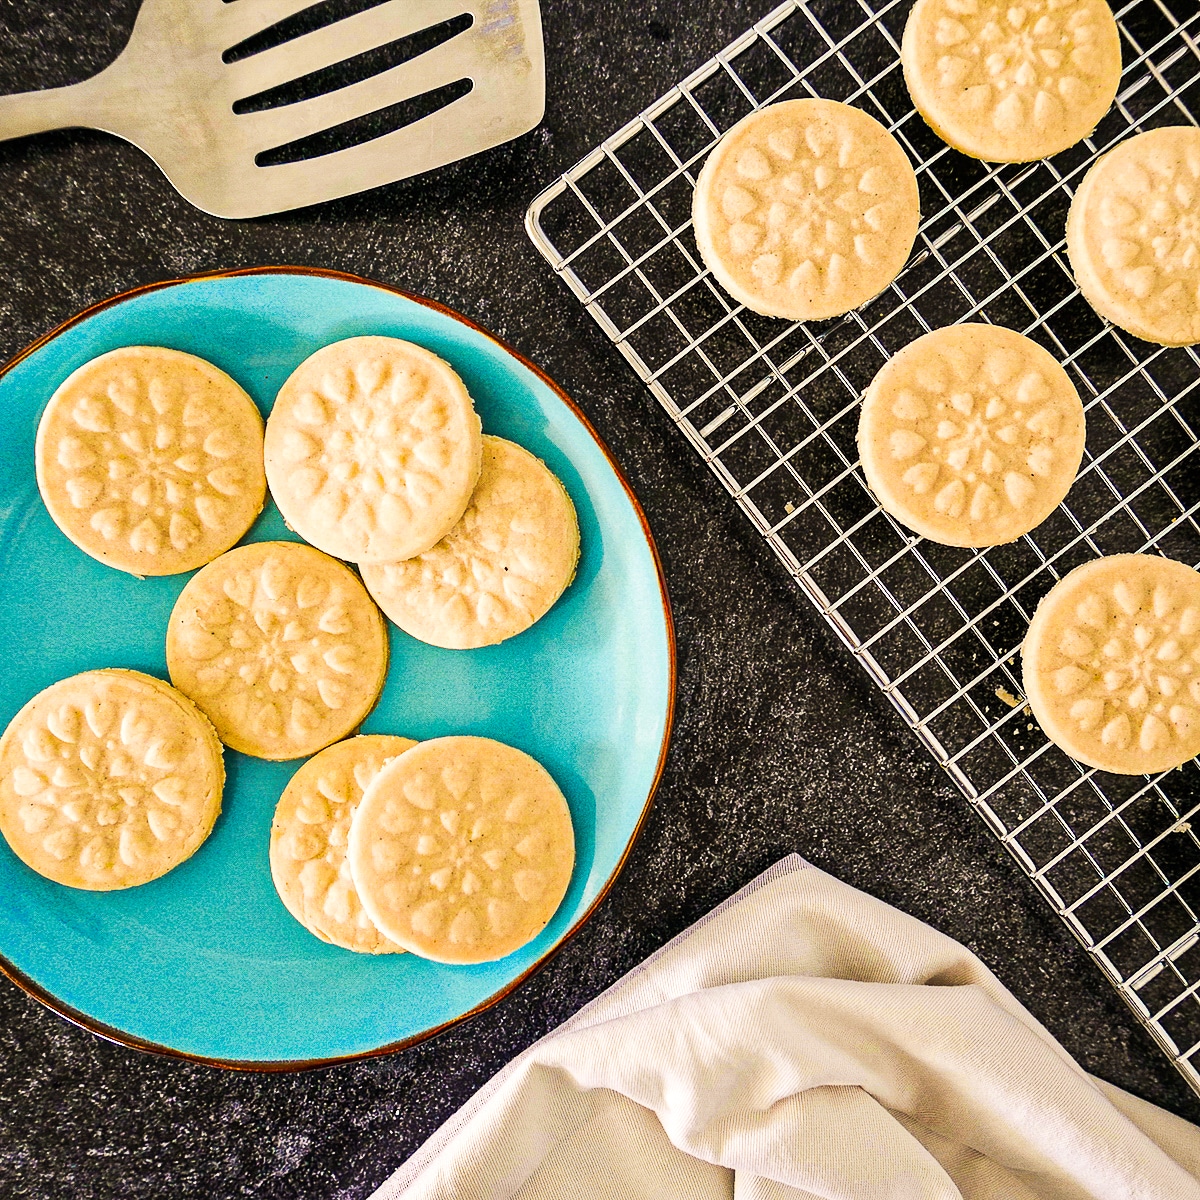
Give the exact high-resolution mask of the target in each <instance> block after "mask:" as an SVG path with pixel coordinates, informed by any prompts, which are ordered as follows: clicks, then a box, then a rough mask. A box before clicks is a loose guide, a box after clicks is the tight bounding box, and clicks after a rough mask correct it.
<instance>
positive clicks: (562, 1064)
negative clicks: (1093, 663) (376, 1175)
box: [374, 855, 1200, 1200]
mask: <svg viewBox="0 0 1200 1200" xmlns="http://www.w3.org/2000/svg"><path fill="white" fill-rule="evenodd" d="M399 1196H404V1197H405V1198H406V1200H415V1198H417V1197H429V1198H433V1197H437V1198H439V1200H443V1198H444V1200H489V1198H491V1197H519V1198H520V1200H549V1198H550V1197H562V1198H564V1200H566V1198H569V1200H593V1198H594V1200H600V1198H601V1197H603V1198H604V1200H609V1198H615V1197H620V1198H622V1200H638V1198H641V1197H645V1198H646V1200H650V1198H651V1197H653V1198H654V1200H671V1198H674V1197H679V1198H686V1200H710V1198H711V1200H717V1198H721V1200H729V1198H733V1200H785V1198H787V1200H797V1198H801V1197H821V1198H823V1200H957V1198H959V1197H964V1198H966V1200H1001V1198H1003V1200H1028V1198H1033V1197H1037V1198H1038V1200H1082V1198H1084V1197H1095V1198H1096V1200H1124V1198H1129V1200H1134V1198H1136V1200H1200V1129H1198V1128H1197V1127H1196V1126H1194V1125H1190V1124H1189V1123H1188V1122H1186V1121H1183V1120H1180V1119H1179V1118H1178V1117H1175V1116H1172V1115H1171V1114H1170V1113H1167V1112H1164V1111H1163V1110H1162V1109H1160V1108H1157V1107H1155V1106H1154V1105H1152V1104H1148V1103H1146V1102H1145V1101H1143V1100H1138V1099H1137V1098H1136V1097H1134V1096H1131V1095H1129V1094H1128V1093H1127V1092H1123V1091H1121V1090H1120V1089H1119V1088H1116V1087H1113V1086H1111V1085H1110V1084H1107V1083H1104V1082H1103V1081H1101V1080H1099V1079H1096V1078H1094V1077H1093V1076H1091V1075H1088V1074H1087V1073H1086V1072H1085V1071H1084V1070H1083V1069H1082V1068H1081V1067H1080V1066H1079V1065H1078V1064H1077V1063H1076V1062H1075V1061H1074V1060H1073V1059H1072V1058H1071V1057H1070V1056H1069V1055H1068V1054H1067V1052H1066V1051H1065V1050H1064V1049H1063V1048H1062V1047H1061V1046H1060V1045H1059V1044H1058V1043H1057V1042H1056V1041H1055V1040H1054V1038H1052V1037H1051V1036H1050V1034H1049V1033H1048V1032H1047V1031H1046V1030H1045V1029H1043V1028H1042V1026H1041V1025H1039V1024H1038V1022H1037V1021H1035V1020H1034V1018H1033V1017H1032V1016H1031V1015H1030V1014H1029V1013H1028V1012H1026V1010H1025V1009H1024V1008H1023V1007H1022V1006H1021V1005H1020V1004H1019V1003H1018V1002H1017V1000H1016V999H1015V998H1014V997H1013V996H1012V995H1011V994H1010V993H1009V992H1008V991H1007V990H1006V989H1005V988H1004V987H1003V986H1002V985H1001V984H1000V982H999V981H998V980H997V979H996V977H995V976H994V975H993V974H992V973H991V972H990V971H989V970H988V969H987V968H986V967H985V966H984V965H983V964H982V963H981V962H980V961H979V960H978V959H977V958H976V957H975V956H974V955H973V954H971V953H970V952H969V951H968V950H966V949H965V948H964V947H963V946H960V945H959V944H958V943H957V942H955V941H953V940H952V939H950V938H948V937H946V936H944V935H943V934H940V933H938V932H936V931H935V930H933V929H930V928H929V926H927V925H924V924H922V923H921V922H920V921H918V920H916V919H915V918H913V917H908V916H905V915H904V914H903V913H900V912H897V911H896V910H895V909H894V908H891V907H889V906H888V905H886V904H883V903H882V902H881V901H878V900H875V899H872V898H871V897H870V896H867V895H864V894H863V893H862V892H859V891H856V890H855V889H854V888H851V887H848V886H847V885H846V884H843V883H839V882H838V881H837V880H836V879H833V878H832V877H831V876H829V875H826V874H825V873H824V872H822V871H818V870H817V869H816V868H815V867H810V866H809V865H808V864H807V863H805V862H804V861H803V860H802V859H800V858H798V857H796V856H795V855H793V856H792V857H790V858H787V859H784V860H783V861H782V862H780V863H778V864H777V865H776V866H774V867H772V868H771V869H770V870H769V871H767V872H766V873H765V874H764V875H761V876H760V877H759V878H758V879H757V880H755V881H754V882H753V883H752V884H750V885H749V886H748V887H746V888H745V889H743V890H742V891H741V892H739V893H738V894H737V895H736V896H734V897H732V898H731V899H730V900H728V901H726V902H725V903H724V904H723V905H721V906H720V907H719V908H717V909H716V910H714V911H713V912H712V913H710V914H709V915H708V916H707V917H705V918H704V919H703V920H701V921H700V922H699V923H697V924H696V925H694V926H692V928H691V929H689V930H687V931H686V932H684V933H683V934H681V935H680V936H679V937H677V938H676V939H675V940H674V941H672V942H670V943H669V944H668V945H666V946H665V947H663V949H662V950H660V951H659V952H658V953H657V954H655V955H654V956H653V957H651V958H650V959H649V960H648V961H647V962H645V963H644V964H642V965H641V966H640V967H638V968H636V969H635V970H633V971H632V972H630V973H629V974H628V975H626V976H625V977H624V978H623V979H621V980H619V981H618V982H617V983H616V984H614V985H613V987H611V988H610V989H609V990H608V991H607V992H605V993H604V994H603V995H601V996H599V997H598V998H597V999H596V1000H594V1001H593V1002H592V1003H591V1004H589V1005H588V1006H587V1007H586V1008H584V1009H582V1010H581V1011H580V1012H579V1013H577V1014H576V1015H575V1016H574V1017H573V1018H571V1020H569V1021H567V1022H566V1024H564V1025H563V1026H562V1027H561V1028H560V1029H558V1030H556V1031H555V1032H554V1033H552V1034H550V1035H548V1036H547V1037H544V1038H542V1040H541V1041H539V1042H536V1043H535V1044H534V1045H533V1046H531V1047H530V1048H529V1049H528V1050H527V1051H525V1053H524V1054H522V1055H521V1056H520V1057H519V1058H517V1059H515V1060H514V1061H513V1062H512V1063H510V1064H509V1065H508V1066H507V1067H506V1068H505V1069H504V1070H503V1071H501V1072H500V1073H499V1074H498V1075H497V1076H496V1077H495V1078H494V1079H492V1080H491V1082H490V1083H488V1084H487V1086H485V1087H484V1088H483V1089H481V1090H480V1091H479V1092H478V1093H477V1094H476V1095H475V1096H474V1097H473V1098H472V1099H471V1100H470V1101H469V1102H468V1103H467V1104H466V1105H465V1106H464V1107H463V1108H462V1109H461V1110H460V1111H459V1112H458V1113H457V1114H456V1115H455V1116H454V1117H452V1118H451V1119H450V1120H449V1121H447V1122H446V1124H445V1125H443V1126H442V1128H441V1129H440V1130H438V1132H437V1133H435V1134H434V1135H433V1137H431V1138H430V1139H429V1141H428V1142H426V1143H425V1145H424V1146H422V1147H421V1149H420V1150H419V1151H418V1152H417V1153H416V1154H415V1155H414V1156H413V1157H412V1158H411V1159H410V1160H409V1161H408V1162H407V1163H406V1164H405V1165H404V1166H403V1167H401V1169H400V1170H399V1171H397V1172H396V1174H395V1175H393V1176H392V1177H391V1178H390V1179H389V1180H388V1181H387V1182H386V1183H385V1184H384V1185H383V1186H382V1187H381V1188H380V1189H379V1190H378V1191H377V1192H376V1193H375V1198H374V1200H393V1198H394V1197H399Z"/></svg>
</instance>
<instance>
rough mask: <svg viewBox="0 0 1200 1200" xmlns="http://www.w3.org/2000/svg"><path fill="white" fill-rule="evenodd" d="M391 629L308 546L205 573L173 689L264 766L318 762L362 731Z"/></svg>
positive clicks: (186, 602)
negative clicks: (267, 762) (312, 758)
mask: <svg viewBox="0 0 1200 1200" xmlns="http://www.w3.org/2000/svg"><path fill="white" fill-rule="evenodd" d="M387 662H388V642H387V627H386V625H385V624H384V620H383V617H382V616H381V615H380V612H379V609H377V608H376V607H375V605H374V603H373V602H372V600H371V597H370V596H368V595H367V591H366V589H365V588H364V587H363V585H362V582H361V581H360V580H359V578H358V576H357V575H355V574H354V572H353V571H351V570H350V569H349V568H348V567H346V566H345V565H344V564H342V563H340V562H337V561H336V560H334V559H332V558H330V557H329V556H328V555H327V554H322V553H321V552H320V551H319V550H314V549H313V548H312V547H311V546H305V545H301V544H300V543H298V542H255V543H253V544H251V545H249V546H239V547H238V548H237V549H236V550H231V551H229V553H228V554H223V555H222V556H221V557H220V558H218V559H217V560H216V561H215V562H212V563H209V565H208V566H207V567H205V568H204V569H203V570H201V571H198V572H197V573H196V574H195V575H194V576H193V577H192V578H191V579H190V580H189V581H188V584H187V586H186V587H185V588H184V589H183V591H182V592H180V594H179V599H178V600H176V602H175V607H174V609H173V610H172V611H171V619H170V622H169V623H168V625H167V669H168V670H169V671H170V673H171V682H172V683H174V684H175V686H176V687H177V688H179V690H180V691H181V692H183V693H184V695H186V696H190V697H191V698H192V699H193V700H194V701H195V702H196V704H197V705H199V707H200V708H201V709H202V710H203V711H204V712H205V713H206V714H207V716H208V718H209V720H211V721H212V723H213V725H214V726H215V727H216V730H217V733H218V734H220V737H221V740H222V741H223V742H224V743H225V745H227V746H229V747H230V748H231V749H233V750H240V751H241V752H242V753H243V754H251V755H254V756H255V757H256V758H269V759H289V758H302V757H304V756H306V755H309V754H315V753H316V752H317V751H318V750H320V749H322V748H323V747H325V746H328V745H329V744H330V743H331V742H336V741H339V740H340V739H341V738H343V737H345V736H346V734H348V733H350V732H351V731H352V730H353V729H355V728H357V726H358V725H359V723H360V722H361V721H362V719H363V718H364V717H365V716H366V715H367V713H369V712H370V711H371V709H372V707H373V706H374V704H375V701H376V700H377V699H378V698H379V693H380V691H381V689H382V688H383V681H384V676H385V675H386V673H387Z"/></svg>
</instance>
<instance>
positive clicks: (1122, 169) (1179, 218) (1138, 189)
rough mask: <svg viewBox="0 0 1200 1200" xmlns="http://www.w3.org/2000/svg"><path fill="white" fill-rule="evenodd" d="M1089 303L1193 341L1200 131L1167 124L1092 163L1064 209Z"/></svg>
mask: <svg viewBox="0 0 1200 1200" xmlns="http://www.w3.org/2000/svg"><path fill="white" fill-rule="evenodd" d="M1067 257H1068V258H1069V259H1070V260H1071V268H1072V270H1073V271H1074V272H1075V280H1076V282H1077V283H1078V284H1079V290H1080V291H1081V292H1082V293H1083V297H1084V299H1085V300H1087V302H1088V303H1089V304H1090V305H1091V306H1092V307H1093V308H1094V309H1095V310H1096V311H1097V312H1098V313H1099V314H1100V315H1101V316H1103V317H1107V318H1108V319H1109V320H1110V321H1112V322H1113V324H1114V325H1119V326H1120V327H1121V328H1122V329H1126V330H1128V331H1129V332H1130V333H1132V334H1134V335H1135V336H1137V337H1140V338H1145V339H1146V341H1148V342H1157V343H1158V344H1159V345H1162V346H1190V345H1193V344H1194V343H1196V342H1200V129H1197V128H1195V126H1193V125H1172V126H1169V127H1167V128H1164V129H1153V130H1151V131H1150V132H1149V133H1141V134H1138V135H1137V137H1133V138H1130V139H1129V141H1127V142H1122V143H1121V145H1119V146H1118V147H1117V148H1116V149H1115V150H1111V151H1110V152H1109V153H1108V154H1106V155H1104V157H1103V158H1100V159H1098V160H1097V161H1096V162H1095V163H1093V164H1092V166H1091V168H1090V169H1089V171H1088V173H1087V174H1086V175H1085V176H1084V177H1083V182H1082V183H1081V184H1080V185H1079V190H1078V191H1077V192H1076V193H1075V197H1074V199H1073V200H1072V201H1071V210H1070V212H1069V213H1068V215H1067Z"/></svg>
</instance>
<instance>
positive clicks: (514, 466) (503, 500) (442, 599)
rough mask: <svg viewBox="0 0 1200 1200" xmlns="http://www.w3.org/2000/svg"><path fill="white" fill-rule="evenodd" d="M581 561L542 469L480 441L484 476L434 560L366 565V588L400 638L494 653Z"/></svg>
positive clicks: (560, 490)
mask: <svg viewBox="0 0 1200 1200" xmlns="http://www.w3.org/2000/svg"><path fill="white" fill-rule="evenodd" d="M578 561H579V522H578V521H577V520H576V517H575V506H574V505H573V504H572V503H571V498H570V497H569V496H568V495H567V493H566V489H565V488H564V487H563V485H562V484H561V483H560V482H559V481H558V479H557V478H556V477H555V476H554V474H553V473H552V472H551V471H550V469H549V468H548V467H547V466H546V464H545V463H543V462H542V461H541V459H538V458H535V457H534V456H533V455H532V454H530V453H529V451H528V450H524V449H522V448H521V447H520V446H517V445H515V444H514V443H513V442H508V441H505V440H504V438H498V437H484V439H483V471H482V473H481V474H480V476H479V483H478V484H477V485H476V488H475V492H474V494H473V495H472V496H471V503H470V504H469V505H467V511H466V512H465V513H463V517H462V520H461V521H459V523H458V524H457V525H455V527H454V528H453V529H452V530H450V532H449V533H448V534H446V536H445V537H444V538H442V540H441V541H440V542H438V544H437V545H436V546H434V547H433V548H432V549H431V550H426V551H425V553H424V554H420V555H417V557H416V558H410V559H407V560H405V561H404V562H398V563H364V564H363V566H362V577H363V583H365V584H366V585H367V591H369V592H370V593H371V595H372V596H373V597H374V598H375V602H376V603H377V604H378V605H379V607H380V608H382V609H383V612H384V615H385V616H387V617H389V618H390V619H391V620H392V621H394V622H395V623H396V624H397V625H399V626H400V628H401V629H403V630H404V632H405V633H409V634H412V636H413V637H415V638H419V639H420V640H421V641H423V642H429V643H430V644H431V645H434V646H444V647H446V648H447V649H449V650H471V649H474V648H476V647H478V646H494V645H495V644H496V643H497V642H502V641H504V639H505V638H510V637H513V636H514V635H515V634H518V633H522V632H523V631H524V630H526V629H528V628H529V627H530V626H531V625H532V624H534V622H535V621H539V620H541V618H542V617H544V616H545V615H546V613H548V612H549V611H550V609H551V608H552V607H553V605H554V602H555V601H556V600H557V599H558V598H559V596H561V595H562V594H563V591H564V590H565V589H566V586H567V584H569V583H570V582H571V579H572V578H573V577H574V575H575V565H576V563H578Z"/></svg>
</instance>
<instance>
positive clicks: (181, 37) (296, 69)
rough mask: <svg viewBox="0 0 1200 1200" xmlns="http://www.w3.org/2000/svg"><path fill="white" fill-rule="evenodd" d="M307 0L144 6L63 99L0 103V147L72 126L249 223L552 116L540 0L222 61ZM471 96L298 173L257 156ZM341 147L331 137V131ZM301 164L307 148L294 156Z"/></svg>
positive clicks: (372, 15)
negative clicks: (453, 30) (329, 74)
mask: <svg viewBox="0 0 1200 1200" xmlns="http://www.w3.org/2000/svg"><path fill="white" fill-rule="evenodd" d="M310 8H312V9H315V8H317V5H316V4H315V3H314V0H145V3H144V4H143V5H142V8H141V10H140V11H139V13H138V16H137V21H136V23H135V24H134V28H133V32H132V34H131V35H130V38H129V43H128V45H127V46H126V47H125V49H124V50H123V51H122V52H121V54H120V56H119V57H118V58H117V59H116V61H115V62H113V63H112V65H111V66H109V67H106V68H105V69H104V70H103V71H101V72H100V73H99V74H98V75H94V76H93V77H92V78H90V79H85V80H84V81H83V82H82V83H77V84H74V85H72V86H71V87H63V88H50V89H47V90H45V91H40V92H26V93H23V94H21V95H10V96H0V140H3V139H5V138H13V137H21V136H23V135H25V134H30V133H39V132H42V131H43V130H47V129H61V128H64V127H66V126H80V125H81V126H87V127H89V128H92V129H102V130H105V131H106V132H108V133H114V134H116V135H117V136H118V137H122V138H125V139H126V140H127V141H130V142H133V144H134V145H136V146H139V147H140V148H141V149H142V150H144V151H145V152H146V153H147V154H148V155H150V157H151V158H153V159H154V161H155V162H156V163H157V164H158V165H159V166H160V167H161V168H162V169H163V172H164V173H165V174H166V176H167V178H168V179H169V180H170V181H171V182H172V183H173V184H174V185H175V187H177V188H178V189H179V191H180V192H181V193H182V194H183V195H184V196H185V197H186V198H187V199H188V200H190V201H191V202H192V203H193V204H195V205H196V206H197V207H198V208H202V209H204V210H205V211H206V212H210V213H213V214H215V215H216V216H219V217H256V216H261V215H263V214H264V213H272V212H282V211H283V210H285V209H290V208H299V207H301V206H302V205H305V204H314V203H317V202H318V201H321V200H331V199H333V198H334V197H336V196H345V195H349V194H350V193H352V192H359V191H363V190H364V189H366V188H372V187H376V186H378V185H379V184H383V183H390V182H392V181H394V180H397V179H404V178H407V177H408V176H409V175H416V174H419V173H420V172H422V171H428V170H431V169H432V168H434V167H438V166H442V165H443V164H444V163H449V162H454V161H455V160H456V159H459V158H463V157H465V156H466V155H468V154H476V153H478V152H479V151H481V150H486V149H488V148H489V147H491V146H496V145H499V144H500V143H501V142H505V141H508V140H509V139H511V138H515V137H517V136H519V135H520V134H522V133H525V132H527V131H528V130H530V129H532V128H533V127H534V126H535V125H536V124H537V123H538V122H539V121H540V120H541V119H542V113H543V111H544V108H545V93H546V84H545V59H544V56H543V50H542V26H541V15H540V13H539V10H538V3H537V0H388V2H387V3H381V4H378V5H376V6H375V7H371V8H368V9H366V11H360V12H358V13H356V14H355V15H353V16H348V17H345V18H344V19H342V20H339V21H336V22H335V23H333V24H329V25H326V26H325V27H324V28H321V29H317V30H314V31H312V32H309V33H305V34H302V35H301V36H298V37H295V38H294V39H293V40H291V41H285V42H283V43H282V44H280V45H276V46H273V47H271V48H270V49H265V50H262V51H261V52H259V53H255V54H252V55H250V56H249V57H245V58H242V59H241V60H239V61H234V62H228V63H227V62H225V61H224V60H223V58H222V55H223V54H224V53H225V52H226V51H228V50H230V49H231V48H233V47H235V46H239V45H240V44H241V43H243V42H245V41H246V40H247V39H248V38H251V37H253V36H254V35H257V34H261V33H262V32H263V31H264V30H268V29H269V28H270V27H272V26H274V25H277V24H279V23H280V22H281V21H284V20H286V19H288V18H290V17H293V16H295V15H296V14H298V13H301V12H302V11H303V10H305V9H310ZM463 14H466V15H469V16H470V17H471V18H472V24H471V25H470V27H469V28H467V29H466V30H464V31H463V32H461V33H458V34H456V35H455V36H453V37H451V38H449V40H447V41H444V42H443V43H442V44H441V45H438V46H436V47H435V48H434V49H431V50H428V51H426V52H425V53H422V54H419V55H417V56H416V57H413V58H410V59H408V60H407V61H404V62H401V63H400V64H399V65H398V66H394V67H391V68H390V69H388V70H384V71H382V72H381V73H380V74H377V75H374V76H371V77H369V78H365V79H361V80H360V81H359V82H356V83H351V84H349V85H348V86H345V87H340V88H338V89H337V90H334V91H329V92H327V93H326V94H324V95H317V96H313V97H311V98H309V99H304V100H299V101H297V102H295V103H288V104H283V105H281V106H279V107H273V108H266V109H264V110H261V111H252V112H241V113H238V112H235V111H234V104H235V102H237V101H241V100H245V99H246V98H247V97H251V96H258V95H259V94H260V93H262V92H265V91H268V90H269V89H272V88H275V87H278V86H280V85H283V84H286V83H290V82H292V81H295V80H298V79H300V78H302V77H304V76H306V75H309V74H311V73H312V72H315V71H319V70H321V69H322V68H326V67H329V66H332V65H333V64H336V63H342V62H345V61H346V60H347V59H351V58H353V57H354V56H356V55H361V54H364V53H366V52H368V51H371V50H373V49H374V48H376V47H381V46H383V45H385V44H387V43H392V42H396V41H398V40H399V39H402V38H405V37H407V36H409V35H411V34H414V33H417V32H419V31H421V30H426V29H429V28H430V27H431V26H435V25H439V24H441V23H442V22H446V21H449V20H451V19H452V18H454V17H459V16H462V15H463ZM463 80H470V81H471V84H472V86H471V90H470V91H469V92H468V93H467V94H466V95H463V96H461V97H460V98H458V99H455V100H453V101H452V102H451V103H448V104H446V106H445V107H443V108H440V109H438V110H437V111H435V112H433V113H431V114H430V115H427V116H424V117H422V118H421V119H419V120H417V121H415V122H413V123H412V124H409V125H406V126H404V127H403V128H399V129H393V131H392V132H390V133H385V134H383V135H382V136H378V137H374V138H373V139H372V140H370V141H363V142H362V143H361V144H358V145H352V146H350V147H349V148H344V149H336V150H334V151H332V152H329V153H323V154H322V153H320V147H318V148H317V149H316V150H315V151H314V153H315V154H317V156H316V157H308V158H305V159H303V160H302V161H294V162H276V163H274V164H273V165H262V166H260V165H258V164H257V163H256V162H255V159H256V157H257V156H260V155H262V154H264V152H267V151H272V150H276V149H277V148H279V147H285V146H291V144H292V143H295V142H298V141H300V140H301V139H305V138H308V137H310V136H311V135H314V134H321V133H323V132H325V131H329V130H335V131H337V130H339V127H347V123H350V122H354V121H355V120H356V119H357V118H362V117H366V116H368V115H369V114H378V113H380V110H386V109H388V108H389V107H390V106H392V105H397V104H399V103H400V102H401V101H405V100H408V99H410V98H412V97H417V96H424V95H426V94H427V93H431V92H434V91H435V89H438V88H441V87H443V86H444V85H448V84H452V83H456V82H459V81H463ZM335 136H336V134H335ZM297 152H298V153H304V147H303V145H302V146H301V147H298V148H297Z"/></svg>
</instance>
